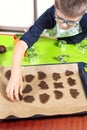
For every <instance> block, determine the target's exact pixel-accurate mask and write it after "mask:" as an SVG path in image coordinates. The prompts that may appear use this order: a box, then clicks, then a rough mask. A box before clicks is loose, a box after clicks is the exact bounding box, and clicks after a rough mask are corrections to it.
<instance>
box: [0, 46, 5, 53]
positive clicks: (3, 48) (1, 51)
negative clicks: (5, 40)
mask: <svg viewBox="0 0 87 130" xmlns="http://www.w3.org/2000/svg"><path fill="white" fill-rule="evenodd" d="M4 52H6V47H5V46H4V45H0V53H4Z"/></svg>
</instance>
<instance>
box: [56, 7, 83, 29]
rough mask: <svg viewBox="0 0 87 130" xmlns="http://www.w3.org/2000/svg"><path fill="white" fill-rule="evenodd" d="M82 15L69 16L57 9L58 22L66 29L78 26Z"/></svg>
mask: <svg viewBox="0 0 87 130" xmlns="http://www.w3.org/2000/svg"><path fill="white" fill-rule="evenodd" d="M81 17H82V16H77V17H74V18H72V17H68V16H65V15H64V14H62V13H61V12H60V11H59V10H58V9H56V22H57V23H58V25H59V26H60V27H61V28H62V29H64V30H66V29H68V28H71V27H74V26H77V25H78V24H79V21H80V20H81Z"/></svg>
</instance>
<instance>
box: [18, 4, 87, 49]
mask: <svg viewBox="0 0 87 130" xmlns="http://www.w3.org/2000/svg"><path fill="white" fill-rule="evenodd" d="M55 25H56V21H55V7H54V6H52V7H50V8H48V9H47V10H46V11H45V12H44V13H43V14H42V15H41V16H40V17H39V18H38V19H37V20H36V21H35V23H34V25H33V26H31V27H30V28H29V30H28V31H27V32H26V33H24V34H23V36H22V37H21V38H20V39H21V40H23V41H25V42H26V43H27V45H28V47H31V46H32V45H33V44H34V43H35V42H36V41H37V40H38V39H39V37H40V34H41V33H42V32H43V31H44V29H52V28H53V27H54V26H55ZM80 26H81V28H82V32H81V33H79V34H77V35H75V36H70V37H64V38H59V37H58V40H65V41H67V42H68V43H78V42H80V41H82V40H83V39H84V38H85V37H87V13H85V14H84V15H83V17H82V19H81V21H80Z"/></svg>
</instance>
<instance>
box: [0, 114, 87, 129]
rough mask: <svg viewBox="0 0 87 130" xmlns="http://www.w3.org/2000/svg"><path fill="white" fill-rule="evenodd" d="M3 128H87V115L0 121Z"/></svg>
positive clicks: (0, 126) (0, 127)
mask: <svg viewBox="0 0 87 130" xmlns="http://www.w3.org/2000/svg"><path fill="white" fill-rule="evenodd" d="M0 129H1V130H77V129H78V130H87V116H66V117H61V116H60V117H50V118H42V119H22V120H11V121H10V120H9V121H1V122H0Z"/></svg>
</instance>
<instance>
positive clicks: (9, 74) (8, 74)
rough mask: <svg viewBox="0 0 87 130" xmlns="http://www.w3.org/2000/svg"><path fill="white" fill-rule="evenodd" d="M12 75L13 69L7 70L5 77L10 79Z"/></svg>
mask: <svg viewBox="0 0 87 130" xmlns="http://www.w3.org/2000/svg"><path fill="white" fill-rule="evenodd" d="M10 76H11V70H7V71H6V72H5V77H6V78H7V79H8V80H9V79H10Z"/></svg>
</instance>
